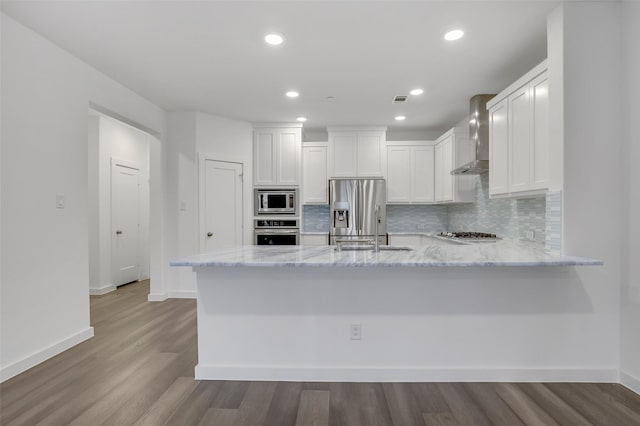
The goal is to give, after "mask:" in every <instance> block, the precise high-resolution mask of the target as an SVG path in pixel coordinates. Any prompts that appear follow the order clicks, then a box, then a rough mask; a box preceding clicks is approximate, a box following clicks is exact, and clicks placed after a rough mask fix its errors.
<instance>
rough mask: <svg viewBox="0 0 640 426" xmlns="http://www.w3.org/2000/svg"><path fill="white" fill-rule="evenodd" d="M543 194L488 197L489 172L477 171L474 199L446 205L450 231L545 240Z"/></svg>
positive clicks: (542, 241)
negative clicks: (467, 202)
mask: <svg viewBox="0 0 640 426" xmlns="http://www.w3.org/2000/svg"><path fill="white" fill-rule="evenodd" d="M545 201H546V200H545V197H544V195H542V196H539V197H536V198H526V199H490V198H489V175H488V174H483V175H480V179H478V182H477V183H476V199H475V202H474V203H469V204H455V205H450V206H449V229H450V230H452V231H477V232H490V233H492V234H497V235H498V236H499V237H503V238H525V237H526V235H527V232H533V236H534V239H535V240H536V241H538V242H541V243H544V242H545V233H546V226H545V214H546V212H545V209H546V207H545V204H546V202H545Z"/></svg>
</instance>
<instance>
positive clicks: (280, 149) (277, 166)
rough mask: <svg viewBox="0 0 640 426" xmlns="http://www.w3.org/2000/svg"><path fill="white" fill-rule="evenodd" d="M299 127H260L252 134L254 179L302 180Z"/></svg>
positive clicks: (273, 181)
mask: <svg viewBox="0 0 640 426" xmlns="http://www.w3.org/2000/svg"><path fill="white" fill-rule="evenodd" d="M301 137H302V134H301V130H300V128H295V127H292V128H261V129H255V130H254V136H253V183H254V185H256V186H266V185H276V186H297V185H299V184H300V141H301Z"/></svg>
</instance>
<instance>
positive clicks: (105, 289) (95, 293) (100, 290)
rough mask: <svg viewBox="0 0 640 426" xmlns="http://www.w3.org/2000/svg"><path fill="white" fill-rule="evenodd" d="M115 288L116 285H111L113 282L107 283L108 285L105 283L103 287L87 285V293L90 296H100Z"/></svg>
mask: <svg viewBox="0 0 640 426" xmlns="http://www.w3.org/2000/svg"><path fill="white" fill-rule="evenodd" d="M116 288H117V287H116V286H115V285H113V284H109V285H106V286H104V287H99V288H92V287H89V294H90V295H91V296H101V295H103V294H107V293H111V292H112V291H114V290H115V289H116Z"/></svg>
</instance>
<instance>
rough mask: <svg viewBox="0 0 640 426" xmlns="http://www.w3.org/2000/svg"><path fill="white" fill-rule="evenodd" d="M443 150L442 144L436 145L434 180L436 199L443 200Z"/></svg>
mask: <svg viewBox="0 0 640 426" xmlns="http://www.w3.org/2000/svg"><path fill="white" fill-rule="evenodd" d="M442 151H443V145H442V144H438V145H436V147H435V151H434V152H435V165H434V168H433V169H434V180H435V187H434V189H435V200H436V201H437V202H438V201H442V199H443V198H442V191H443V186H442V183H443V182H442V170H443V168H442Z"/></svg>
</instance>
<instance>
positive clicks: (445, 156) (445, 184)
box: [440, 136, 453, 201]
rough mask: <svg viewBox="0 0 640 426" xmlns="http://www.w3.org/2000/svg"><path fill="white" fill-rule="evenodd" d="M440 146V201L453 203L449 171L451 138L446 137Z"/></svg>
mask: <svg viewBox="0 0 640 426" xmlns="http://www.w3.org/2000/svg"><path fill="white" fill-rule="evenodd" d="M440 144H441V145H442V174H441V175H440V179H442V200H441V201H453V176H452V175H451V170H453V136H450V137H448V138H447V139H445V140H444V141H443V142H441V143H440Z"/></svg>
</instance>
